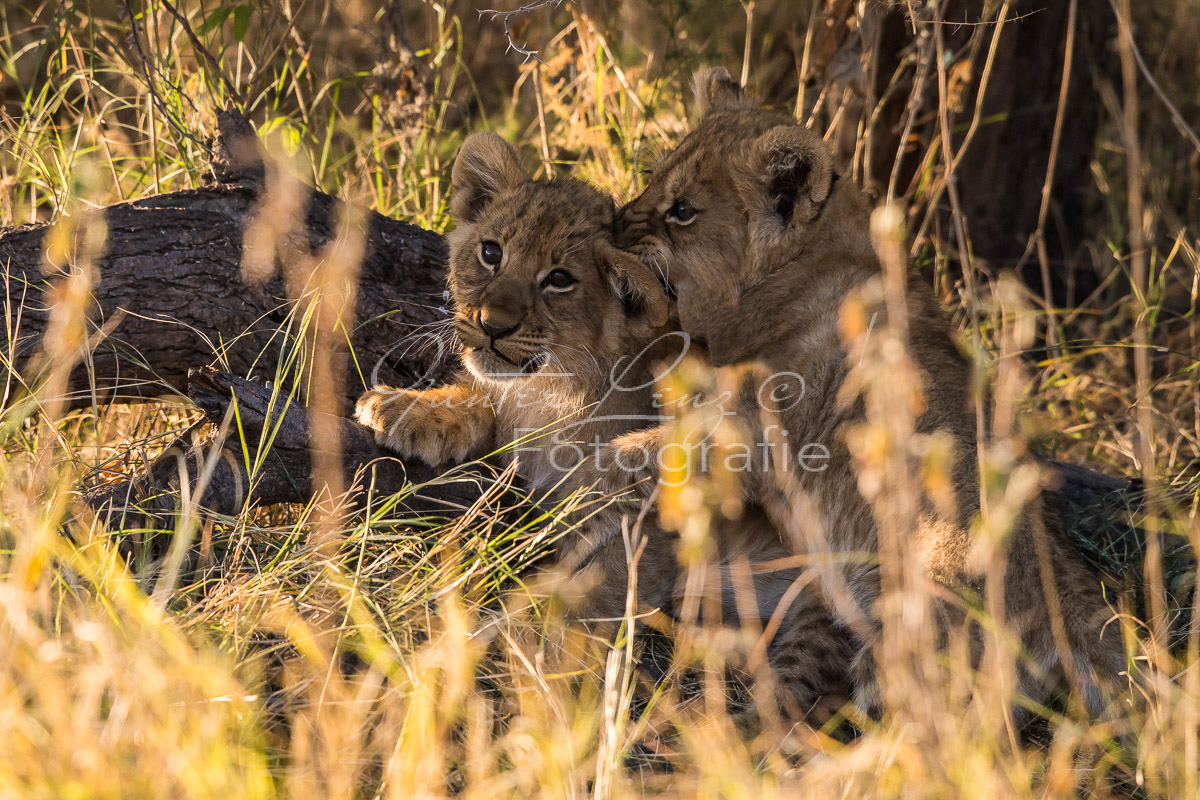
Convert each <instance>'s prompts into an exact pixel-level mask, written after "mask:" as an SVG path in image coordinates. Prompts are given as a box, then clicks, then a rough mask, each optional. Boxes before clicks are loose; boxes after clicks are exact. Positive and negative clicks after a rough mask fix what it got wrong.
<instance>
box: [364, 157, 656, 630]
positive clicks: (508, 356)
mask: <svg viewBox="0 0 1200 800" xmlns="http://www.w3.org/2000/svg"><path fill="white" fill-rule="evenodd" d="M451 183H452V191H453V194H452V197H451V206H450V209H451V213H452V214H453V216H454V218H455V229H454V232H453V233H451V234H450V236H449V241H450V269H449V284H450V293H451V296H452V299H453V302H454V307H455V315H454V331H455V333H456V334H457V337H458V340H459V342H461V345H462V350H461V358H462V362H463V365H464V366H465V367H466V371H465V373H464V374H462V375H461V376H460V377H459V379H458V380H456V381H455V382H454V383H451V384H449V385H447V386H442V387H438V388H434V389H428V390H424V391H417V390H412V389H393V388H390V387H386V386H378V387H375V388H373V389H371V390H369V391H367V392H366V393H365V394H363V396H362V397H361V398H360V399H359V401H358V404H357V409H356V415H357V418H358V420H359V421H360V422H361V423H362V424H364V425H366V426H367V427H369V428H371V429H373V430H374V431H376V438H377V440H378V441H379V443H380V444H382V445H383V446H385V447H387V448H389V449H391V450H394V451H396V452H398V453H399V454H401V455H403V456H405V457H408V458H417V459H420V460H422V461H424V462H426V463H428V464H430V465H432V466H440V465H447V464H449V463H451V462H460V461H464V460H468V459H473V458H478V457H481V456H484V455H486V454H489V453H492V452H495V451H500V450H504V449H505V448H506V447H511V450H509V451H507V452H505V453H504V455H503V456H502V457H503V458H507V459H509V460H512V459H514V458H515V459H517V461H518V471H519V473H520V474H521V476H522V477H523V478H524V480H525V481H526V482H527V483H528V484H529V485H530V486H531V487H532V488H534V489H535V490H543V491H545V490H550V489H554V488H555V487H564V488H567V489H569V488H574V487H573V486H572V485H571V480H570V479H571V475H572V472H573V471H574V470H575V469H576V468H577V467H578V466H579V464H580V462H581V461H583V460H585V459H586V458H587V457H588V455H589V454H590V453H591V452H593V451H594V450H595V449H596V448H599V447H603V446H604V445H605V444H606V443H607V442H608V441H609V440H610V439H612V438H613V437H615V436H617V435H619V434H622V433H626V432H628V431H630V430H631V429H633V428H636V427H639V426H646V425H650V424H653V423H654V421H655V419H656V415H655V412H654V396H653V395H654V380H653V374H652V369H653V367H654V365H655V364H656V363H657V361H658V360H659V359H660V358H662V357H663V356H664V355H665V352H666V350H667V349H669V346H670V341H669V337H664V334H666V333H668V328H667V327H666V322H667V300H666V295H665V294H664V292H663V289H662V287H661V286H660V285H659V284H658V282H657V281H656V280H655V279H654V278H653V277H652V275H651V273H650V272H649V270H648V269H646V267H645V266H643V265H642V264H641V263H640V262H639V261H638V260H637V259H636V258H635V257H633V256H631V255H629V254H628V253H625V252H623V251H621V250H618V249H617V248H616V247H615V246H614V245H613V243H612V229H611V225H612V219H613V213H614V206H613V202H612V200H611V198H609V197H607V196H605V195H603V194H601V193H600V192H598V191H597V190H595V189H593V188H592V187H591V186H589V185H587V184H585V183H582V182H579V181H573V180H562V181H534V180H531V179H529V178H528V177H527V175H526V174H525V171H524V168H523V167H522V166H521V162H520V157H519V155H518V153H517V151H516V149H515V148H514V147H513V146H512V145H510V144H509V143H508V142H506V141H504V140H503V139H501V138H500V137H499V136H497V135H496V134H494V133H477V134H475V135H473V136H470V137H469V138H468V139H467V140H466V141H465V142H464V143H463V146H462V149H461V150H460V151H459V154H458V157H457V159H456V160H455V162H454V168H453V170H452V173H451ZM568 545H569V546H568ZM568 545H564V546H565V547H567V549H568V550H570V551H572V553H574V552H575V551H579V558H578V560H579V561H583V560H584V559H585V558H586V557H587V556H590V555H591V553H590V552H589V551H588V550H587V548H584V547H583V546H582V543H580V542H578V541H575V540H570V542H568ZM598 546H599V543H596V547H598ZM581 548H582V549H581ZM657 552H658V550H657V549H656V550H655V553H657ZM662 552H663V556H664V558H665V557H666V556H667V555H670V548H666V547H664V548H662ZM559 555H560V558H566V557H567V556H568V553H566V552H562V553H560V554H559ZM652 557H653V554H652ZM671 558H672V560H673V555H671ZM660 566H661V565H660ZM621 577H623V576H621ZM643 586H644V588H646V589H647V591H648V592H649V591H652V590H653V586H652V585H651V584H643ZM622 589H623V585H622ZM623 596H624V594H623V591H622V598H623ZM656 599H662V598H656ZM621 609H623V602H622V604H621V606H620V608H618V613H620V610H621Z"/></svg>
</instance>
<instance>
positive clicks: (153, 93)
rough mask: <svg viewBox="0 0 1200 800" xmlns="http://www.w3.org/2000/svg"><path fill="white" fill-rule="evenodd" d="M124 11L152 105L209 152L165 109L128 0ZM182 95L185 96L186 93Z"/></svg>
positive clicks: (204, 147) (164, 103)
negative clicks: (155, 85)
mask: <svg viewBox="0 0 1200 800" xmlns="http://www.w3.org/2000/svg"><path fill="white" fill-rule="evenodd" d="M125 13H126V14H128V15H129V28H130V35H129V39H130V41H132V42H133V47H134V49H135V50H137V54H138V58H139V59H140V60H141V62H142V71H143V72H144V73H145V76H146V89H147V91H149V92H150V98H151V99H152V100H153V101H154V105H155V106H156V107H157V108H158V112H159V113H160V114H162V115H163V118H164V119H166V121H167V122H168V123H169V124H170V126H171V127H172V128H174V129H175V130H176V131H178V132H179V134H180V135H181V136H183V137H185V138H187V139H188V140H189V141H191V142H193V143H195V144H197V145H199V146H200V147H201V148H203V149H204V150H205V151H207V152H210V153H211V152H212V148H211V147H209V145H207V144H206V143H205V142H204V141H203V140H201V139H199V138H197V137H196V136H195V135H193V134H192V133H191V131H189V130H188V129H187V128H185V127H184V126H183V123H181V122H179V121H178V120H176V119H175V117H174V116H172V115H171V112H170V111H169V110H168V109H167V104H166V102H165V101H164V100H163V99H162V96H161V95H159V93H158V89H156V88H154V75H153V74H152V73H153V69H152V67H151V64H150V57H149V56H147V55H146V51H145V50H144V49H143V48H142V40H141V34H140V33H139V32H138V24H137V15H136V14H134V13H133V6H132V5H130V0H125ZM184 96H185V97H186V95H184ZM157 163H158V162H157V160H156V161H155V164H157Z"/></svg>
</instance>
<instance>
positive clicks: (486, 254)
mask: <svg viewBox="0 0 1200 800" xmlns="http://www.w3.org/2000/svg"><path fill="white" fill-rule="evenodd" d="M479 260H480V262H482V264H483V265H484V266H485V267H490V268H491V269H495V268H496V267H498V266H500V262H501V261H503V260H504V249H503V248H502V247H500V245H499V244H497V243H496V242H483V243H481V244H480V245H479Z"/></svg>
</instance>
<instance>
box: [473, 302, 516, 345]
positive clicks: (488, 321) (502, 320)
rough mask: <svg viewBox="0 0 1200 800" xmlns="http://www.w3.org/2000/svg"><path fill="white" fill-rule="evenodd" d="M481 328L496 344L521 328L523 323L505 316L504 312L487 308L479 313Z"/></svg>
mask: <svg viewBox="0 0 1200 800" xmlns="http://www.w3.org/2000/svg"><path fill="white" fill-rule="evenodd" d="M479 327H480V328H482V329H483V332H484V333H486V334H487V335H488V336H489V337H490V338H491V340H492V341H493V342H494V341H496V340H497V339H503V338H504V337H505V336H508V335H509V334H510V333H512V332H514V331H515V330H516V329H517V328H519V327H521V321H520V320H519V319H515V318H514V317H512V316H510V315H508V314H505V313H504V312H503V311H497V310H495V309H493V308H485V309H483V310H482V311H480V312H479Z"/></svg>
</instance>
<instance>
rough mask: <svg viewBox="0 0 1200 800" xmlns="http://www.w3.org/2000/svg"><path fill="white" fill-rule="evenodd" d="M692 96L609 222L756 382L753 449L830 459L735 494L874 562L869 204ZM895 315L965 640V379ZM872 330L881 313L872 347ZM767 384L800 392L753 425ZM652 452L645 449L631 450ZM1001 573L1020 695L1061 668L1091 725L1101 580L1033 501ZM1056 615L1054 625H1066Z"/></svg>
mask: <svg viewBox="0 0 1200 800" xmlns="http://www.w3.org/2000/svg"><path fill="white" fill-rule="evenodd" d="M696 87H697V95H698V98H699V103H700V106H701V111H700V113H701V119H700V120H699V122H698V123H697V124H696V126H695V128H694V129H693V130H692V132H691V133H690V134H688V136H687V137H686V138H685V139H684V140H683V142H682V143H680V145H679V146H678V147H677V148H676V149H675V150H674V151H673V152H671V153H669V154H668V155H667V156H666V157H665V158H664V159H663V160H662V161H661V162H659V163H658V164H657V165H655V167H654V168H653V171H652V174H651V178H650V181H649V184H648V186H647V187H646V190H645V192H644V193H643V194H642V195H641V196H640V197H638V198H637V199H636V200H634V201H633V202H632V203H630V204H629V205H628V206H627V207H626V208H624V209H623V210H622V212H621V213H620V214H619V215H618V221H617V225H618V237H617V241H618V244H619V245H621V246H622V247H624V248H626V249H628V250H630V251H631V252H635V253H636V254H638V255H639V257H641V258H642V260H643V261H644V262H645V263H646V264H647V265H650V266H652V267H654V268H655V269H658V270H661V271H662V272H663V273H664V274H665V277H666V280H667V281H668V282H669V284H670V287H671V289H672V290H673V291H674V292H675V294H676V297H677V307H678V315H679V320H680V324H681V327H682V328H683V330H684V331H685V332H686V333H688V334H690V335H691V336H692V337H694V338H696V339H699V340H702V341H704V342H705V344H706V346H707V348H708V352H709V358H710V360H711V363H712V364H713V366H715V367H725V366H736V365H749V364H753V365H756V370H753V371H749V372H747V373H744V374H747V375H748V376H749V377H748V378H746V380H745V382H744V383H743V384H742V386H741V390H740V392H739V393H738V394H739V396H738V397H737V398H735V401H734V403H733V408H732V409H731V411H730V413H734V414H736V415H737V417H738V419H739V422H741V423H742V424H743V427H744V428H745V429H746V432H747V433H748V434H749V435H750V437H751V439H752V440H753V441H755V442H760V441H763V440H765V439H767V438H769V437H770V436H772V435H775V436H776V437H777V440H778V437H779V436H782V438H783V439H784V440H785V441H784V444H786V445H787V446H789V447H790V452H791V453H792V454H793V455H796V454H800V453H802V452H805V448H806V447H809V446H811V445H812V443H820V444H821V445H822V446H823V447H825V448H827V451H826V452H827V454H828V455H827V457H826V458H824V459H823V460H822V462H821V464H820V468H819V469H811V470H809V469H795V460H794V458H793V460H792V462H791V463H792V467H793V469H792V471H791V474H790V475H788V476H784V475H782V474H780V466H781V463H782V462H781V461H780V459H778V458H773V459H763V460H761V461H759V460H754V461H753V462H752V463H751V465H750V467H751V468H750V470H749V471H748V473H747V475H746V480H745V482H744V486H745V491H746V492H747V493H748V494H749V495H750V496H751V498H752V499H753V500H756V501H757V502H762V503H766V502H769V501H770V500H771V498H777V499H778V500H779V501H780V502H779V503H778V504H777V505H778V506H781V507H782V516H781V517H780V519H782V520H788V522H787V523H786V524H789V525H790V526H791V528H796V527H801V528H804V527H805V525H808V527H810V528H811V527H814V525H812V524H809V523H801V524H800V525H799V526H798V525H797V523H796V522H794V521H793V520H797V519H807V520H814V519H815V520H817V523H816V524H817V525H819V526H820V527H823V528H824V529H825V530H824V537H825V538H826V539H827V542H828V543H827V546H828V547H829V548H830V549H831V550H832V551H833V552H834V553H840V554H850V553H856V554H877V553H878V552H879V543H878V540H877V530H878V527H877V526H878V520H877V517H876V513H877V509H875V508H874V507H873V506H872V504H871V503H870V502H869V501H868V500H867V498H866V496H864V493H863V491H862V490H860V482H859V475H858V473H857V471H856V469H855V468H854V464H853V459H852V455H851V452H850V450H849V448H848V446H847V444H846V441H845V438H844V437H845V433H846V431H847V430H848V429H849V428H851V427H853V426H854V425H855V424H857V423H859V422H861V421H863V420H865V411H864V406H863V403H862V402H842V396H843V395H847V394H848V393H847V392H845V391H844V389H845V387H846V385H847V381H848V378H849V375H850V371H851V368H852V366H853V363H848V361H849V359H848V358H847V353H848V344H847V343H846V342H844V341H843V340H842V337H841V336H840V335H839V313H840V311H841V309H842V307H843V305H844V301H845V300H846V299H847V298H849V297H851V296H854V295H856V293H858V292H859V291H860V290H861V289H862V288H863V287H864V286H867V285H868V284H869V283H870V282H872V281H877V280H878V279H879V278H880V276H881V272H882V270H881V266H880V261H879V258H878V256H877V254H876V252H875V250H874V248H873V246H872V242H871V240H870V236H869V208H868V204H867V201H866V198H865V197H864V196H863V194H862V192H861V191H860V190H859V189H858V188H857V187H856V186H854V184H853V183H852V182H851V181H850V180H848V179H845V178H842V177H840V176H839V175H838V174H837V172H836V171H835V170H834V168H833V165H832V159H831V156H830V154H829V152H828V150H827V149H826V147H825V146H824V144H823V142H822V141H821V139H820V137H819V136H817V135H816V134H814V133H813V132H812V131H809V130H808V129H807V128H805V127H803V126H802V125H800V124H798V123H797V122H796V120H795V119H794V118H793V117H792V116H790V115H788V114H785V113H779V112H775V111H769V110H766V109H763V108H760V107H758V106H757V105H756V104H754V103H752V102H750V101H748V100H747V99H746V98H745V97H743V96H742V93H741V89H740V87H739V86H737V84H735V83H734V82H733V81H732V80H730V78H729V75H728V73H726V72H725V71H724V70H722V69H717V70H709V71H702V72H701V73H700V74H699V75H697V79H696ZM906 302H907V316H908V330H909V331H910V332H911V333H910V335H909V343H908V349H909V355H910V356H911V358H912V359H913V360H914V361H915V362H916V366H917V368H918V370H919V373H920V377H921V380H922V382H923V390H924V391H923V394H924V411H923V412H922V413H921V414H920V416H919V417H918V419H917V420H916V431H915V433H916V434H917V435H918V436H920V435H929V434H934V433H935V432H936V433H937V434H938V435H939V436H941V437H945V438H949V439H950V440H952V442H953V463H952V467H951V470H950V472H951V478H952V481H953V488H954V494H955V501H954V502H951V503H950V504H949V506H950V508H947V507H946V504H935V503H932V502H926V503H925V504H924V506H923V507H922V508H921V509H920V513H919V515H918V519H919V521H918V523H917V525H916V530H913V531H912V532H911V534H912V537H913V540H912V541H913V542H914V544H915V546H916V547H917V549H918V551H919V552H920V555H921V557H922V559H923V561H922V563H923V564H924V567H925V570H926V574H927V576H928V578H929V579H930V580H931V581H932V582H934V583H935V584H937V585H939V587H940V588H939V590H938V591H939V592H940V594H939V597H940V598H941V599H940V600H939V608H938V610H937V611H938V616H939V618H940V619H941V624H942V625H944V626H945V628H943V631H944V630H946V629H948V628H949V627H951V626H955V627H957V626H962V625H964V624H965V622H964V617H965V614H966V612H965V611H963V610H962V609H963V606H968V607H969V606H970V605H972V604H973V603H975V602H978V598H980V597H984V596H985V594H986V581H985V575H984V567H983V566H982V565H979V564H977V563H974V561H973V559H972V557H971V553H972V551H973V542H972V537H971V525H972V521H973V520H974V518H975V517H976V516H977V514H978V513H979V510H980V501H979V495H980V489H979V474H978V468H977V461H978V454H977V450H976V420H975V415H974V412H973V409H972V406H971V401H970V385H971V380H970V368H969V364H968V363H967V360H966V358H965V357H964V356H963V355H962V354H961V353H960V351H959V350H958V348H957V347H956V346H955V344H954V341H953V337H952V333H951V326H950V323H949V320H948V317H947V315H946V313H945V312H944V311H943V310H942V308H941V307H940V306H939V304H938V302H937V300H936V298H935V297H934V296H933V295H932V293H931V292H930V291H929V288H928V287H927V286H925V285H924V284H923V282H922V281H921V280H920V278H919V276H916V275H915V274H912V273H911V271H910V275H909V279H908V286H907V298H906ZM883 325H886V313H884V312H881V314H880V319H879V321H878V323H877V326H876V330H879V329H880V328H881V327H882V326H883ZM851 344H861V342H859V343H853V342H852V343H851ZM762 375H771V376H775V377H776V378H777V377H778V376H792V377H793V378H794V377H796V376H799V377H800V378H802V383H801V384H800V385H801V386H802V387H803V396H802V398H801V401H800V402H792V403H783V404H780V407H779V408H778V410H777V412H774V411H773V413H772V414H770V415H764V414H763V413H761V410H760V407H759V404H758V403H757V402H756V401H760V400H761V399H762V397H763V396H764V389H767V388H768V387H766V386H765V385H764V383H763V381H764V379H763V378H762V377H761V376H762ZM768 394H769V392H768ZM772 426H774V428H775V431H774V434H772V431H771V427H772ZM652 440H653V435H652V434H645V435H643V441H642V442H641V443H639V445H638V446H639V447H645V446H647V441H652ZM785 452H786V451H785ZM776 455H778V450H776ZM626 461H628V460H627V459H626ZM600 472H601V474H603V473H604V469H603V466H602V469H601V471H600ZM631 477H633V476H629V475H626V476H625V477H624V478H621V479H618V480H617V482H621V481H625V482H628V481H629V479H630V478H631ZM637 477H641V476H637ZM780 524H781V525H783V524H785V523H783V522H781V523H780ZM1039 532H1044V536H1041V535H1039ZM789 533H790V534H791V536H792V538H793V540H794V541H795V542H796V546H797V548H798V549H802V550H803V549H805V548H808V549H809V550H810V552H811V550H812V548H813V547H814V542H818V543H819V540H814V539H813V537H812V535H811V534H812V531H809V530H807V529H805V530H789ZM1043 542H1044V545H1045V547H1047V548H1048V551H1047V554H1048V556H1049V557H1048V558H1045V559H1044V563H1046V564H1048V565H1052V570H1043V569H1039V566H1038V557H1037V556H1035V555H1034V554H1035V553H1037V552H1038V546H1039V545H1041V544H1043ZM843 561H844V566H843V567H842V568H841V570H840V572H841V573H842V578H841V579H840V580H839V583H840V584H841V585H842V587H849V589H850V591H851V593H852V595H853V601H854V602H853V603H852V604H851V606H852V607H849V608H847V609H846V612H847V613H846V614H844V615H843V618H844V620H845V621H846V622H850V621H851V620H850V619H849V617H857V620H858V623H860V624H864V623H865V625H866V629H867V631H868V633H867V634H865V638H866V639H867V640H868V641H867V643H868V645H870V644H873V643H874V641H876V640H877V636H878V623H877V621H876V620H875V613H876V609H875V603H876V600H877V599H878V597H879V594H880V571H879V570H880V567H879V562H878V559H863V558H861V557H859V558H857V559H848V558H844V557H843ZM1004 566H1005V572H1004V578H1003V606H1002V609H1003V611H1002V613H1003V615H1004V617H1005V619H1004V621H1005V622H1006V623H1007V625H1008V626H1009V628H1010V629H1011V631H1012V632H1013V633H1014V634H1015V635H1016V636H1017V637H1018V638H1019V641H1020V643H1021V645H1022V646H1023V648H1024V650H1025V652H1026V653H1027V654H1028V656H1029V658H1030V662H1031V663H1032V664H1033V665H1034V666H1033V667H1032V668H1031V669H1029V670H1026V671H1025V672H1024V674H1022V675H1021V676H1020V678H1021V684H1022V685H1021V690H1022V691H1023V692H1024V693H1026V694H1027V695H1028V696H1031V697H1034V698H1039V697H1044V696H1045V692H1046V687H1045V685H1044V683H1043V682H1042V681H1041V680H1040V679H1039V678H1038V677H1037V676H1036V675H1035V673H1038V672H1041V671H1043V670H1048V671H1052V672H1053V671H1054V670H1055V669H1056V668H1057V669H1058V670H1059V671H1060V672H1062V673H1065V674H1066V675H1067V676H1068V677H1069V678H1071V683H1072V684H1073V688H1075V689H1076V690H1077V691H1079V692H1080V694H1081V695H1082V697H1083V699H1084V700H1085V701H1086V703H1087V705H1088V706H1089V708H1090V710H1091V711H1092V712H1093V713H1095V714H1101V713H1102V712H1103V711H1104V710H1105V707H1106V693H1107V690H1111V689H1113V688H1114V687H1115V686H1116V685H1118V683H1119V674H1120V673H1121V671H1122V670H1123V669H1124V668H1125V653H1124V647H1123V642H1122V641H1121V633H1120V630H1119V626H1117V625H1106V623H1107V622H1108V620H1109V619H1110V617H1111V613H1110V610H1109V608H1108V606H1107V604H1106V603H1105V600H1104V598H1103V597H1102V595H1101V593H1100V587H1099V584H1098V581H1097V580H1096V577H1095V576H1094V575H1093V574H1092V573H1091V571H1090V570H1089V568H1088V567H1087V565H1086V564H1085V562H1084V561H1083V559H1082V558H1081V556H1080V555H1079V554H1078V553H1077V552H1076V550H1075V549H1074V548H1073V547H1072V545H1071V544H1070V543H1069V542H1068V541H1067V539H1066V538H1065V536H1064V535H1063V533H1062V532H1061V530H1060V529H1059V527H1058V523H1057V521H1056V519H1055V518H1054V517H1053V516H1052V515H1051V514H1048V513H1045V512H1044V511H1043V509H1042V504H1041V502H1040V501H1037V502H1034V503H1031V504H1030V505H1029V507H1028V508H1027V510H1026V513H1025V514H1024V515H1023V519H1021V520H1020V521H1018V522H1017V523H1016V525H1015V530H1014V531H1013V533H1012V535H1011V539H1010V540H1009V543H1008V549H1007V560H1006V563H1005V565H1004ZM1051 572H1052V574H1050V573H1051ZM1043 587H1048V589H1047V590H1046V591H1044V590H1043ZM948 598H953V599H948ZM970 598H975V600H972V599H970ZM831 602H833V599H832V598H831ZM1052 608H1058V609H1062V611H1063V612H1064V613H1063V614H1062V617H1063V619H1061V625H1060V620H1059V619H1057V616H1058V615H1057V614H1052V612H1051V609H1052ZM859 630H860V628H858V627H856V631H859ZM871 631H874V632H871ZM975 635H976V636H977V635H978V630H976V631H975ZM797 639H798V640H801V639H802V637H797ZM978 644H979V642H978V640H976V645H978ZM802 645H803V642H802V641H801V646H802ZM1060 648H1061V649H1060ZM874 677H875V666H874V663H873V658H872V650H871V649H870V647H867V648H864V649H863V651H862V652H861V653H860V654H859V656H858V657H857V665H856V675H855V680H856V682H857V684H858V686H857V689H858V691H859V692H860V695H861V696H862V699H863V701H864V703H865V704H866V705H867V706H869V707H870V708H875V707H876V703H877V699H876V698H875V696H874V692H875V681H874Z"/></svg>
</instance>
